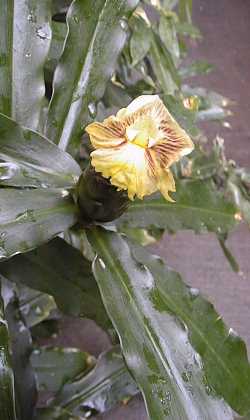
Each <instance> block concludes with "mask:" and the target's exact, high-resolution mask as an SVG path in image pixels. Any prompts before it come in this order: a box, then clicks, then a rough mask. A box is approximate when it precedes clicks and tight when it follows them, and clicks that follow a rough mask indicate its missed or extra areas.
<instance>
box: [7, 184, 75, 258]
mask: <svg viewBox="0 0 250 420" xmlns="http://www.w3.org/2000/svg"><path fill="white" fill-rule="evenodd" d="M0 208H1V213H0V259H1V260H2V259H7V258H10V257H12V256H13V255H15V254H19V253H23V252H27V251H29V250H31V249H33V248H36V247H37V246H39V245H41V244H43V243H44V242H47V241H49V240H50V239H51V238H53V237H54V236H56V235H57V234H58V233H60V232H63V231H64V230H66V229H68V228H69V227H71V226H72V225H74V224H75V222H76V220H77V217H76V216H77V209H76V207H75V205H74V203H73V200H72V198H71V197H70V196H69V195H68V193H67V191H66V190H55V189H49V188H47V189H36V190H15V189H11V188H6V189H5V188H4V189H0Z"/></svg>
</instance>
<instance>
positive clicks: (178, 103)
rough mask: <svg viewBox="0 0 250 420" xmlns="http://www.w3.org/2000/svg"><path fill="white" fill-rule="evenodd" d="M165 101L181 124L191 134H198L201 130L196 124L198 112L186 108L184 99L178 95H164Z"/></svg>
mask: <svg viewBox="0 0 250 420" xmlns="http://www.w3.org/2000/svg"><path fill="white" fill-rule="evenodd" d="M163 102H164V104H165V105H166V107H167V108H168V110H169V112H170V113H171V115H173V117H174V118H175V119H176V120H177V121H178V123H179V124H180V126H181V127H182V128H184V130H185V131H187V132H188V133H189V134H190V136H197V134H198V133H199V131H198V129H197V127H196V125H195V119H196V112H194V111H191V110H190V109H187V108H185V107H184V105H183V102H182V100H181V99H178V98H177V97H176V96H172V95H164V96H163Z"/></svg>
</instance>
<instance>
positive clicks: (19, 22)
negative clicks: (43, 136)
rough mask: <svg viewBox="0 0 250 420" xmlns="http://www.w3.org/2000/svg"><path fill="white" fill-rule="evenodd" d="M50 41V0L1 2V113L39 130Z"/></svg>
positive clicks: (6, 0)
mask: <svg viewBox="0 0 250 420" xmlns="http://www.w3.org/2000/svg"><path fill="white" fill-rule="evenodd" d="M50 38H51V29H50V0H44V1H42V2H37V1H36V0H11V1H8V0H3V1H1V3H0V39H1V41H0V56H1V60H0V61H2V63H1V64H2V66H1V67H3V68H2V69H1V70H2V71H1V77H0V112H2V113H4V114H6V115H8V116H10V117H13V118H14V119H16V120H17V121H18V122H20V123H21V124H23V125H25V126H26V127H29V128H32V129H37V128H38V126H39V121H40V114H41V110H42V106H43V100H44V94H45V85H44V75H43V67H44V63H45V60H46V57H47V54H48V51H49V46H50Z"/></svg>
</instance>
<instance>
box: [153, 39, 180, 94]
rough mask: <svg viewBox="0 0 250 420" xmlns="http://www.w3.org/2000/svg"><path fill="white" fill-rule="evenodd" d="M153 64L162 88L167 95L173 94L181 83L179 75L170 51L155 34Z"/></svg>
mask: <svg viewBox="0 0 250 420" xmlns="http://www.w3.org/2000/svg"><path fill="white" fill-rule="evenodd" d="M150 57H151V65H152V68H153V71H154V74H155V77H156V81H157V83H158V84H159V86H160V88H161V90H162V91H163V93H164V94H165V95H168V94H170V95H172V94H174V92H175V91H176V90H178V88H179V85H180V80H179V76H178V73H177V70H176V68H175V65H174V62H173V60H172V57H171V54H170V52H169V51H168V50H167V48H166V47H165V46H164V45H163V44H162V42H161V39H160V37H159V36H158V35H156V34H154V36H153V39H152V42H151V48H150Z"/></svg>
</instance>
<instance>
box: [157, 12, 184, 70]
mask: <svg viewBox="0 0 250 420" xmlns="http://www.w3.org/2000/svg"><path fill="white" fill-rule="evenodd" d="M159 35H160V37H161V40H162V42H163V44H164V45H165V47H166V48H167V49H168V51H169V52H170V54H171V55H172V59H173V61H174V63H175V65H178V63H179V60H180V47H179V40H178V37H177V33H176V22H175V20H174V18H173V16H165V15H162V16H161V17H160V22H159Z"/></svg>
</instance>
